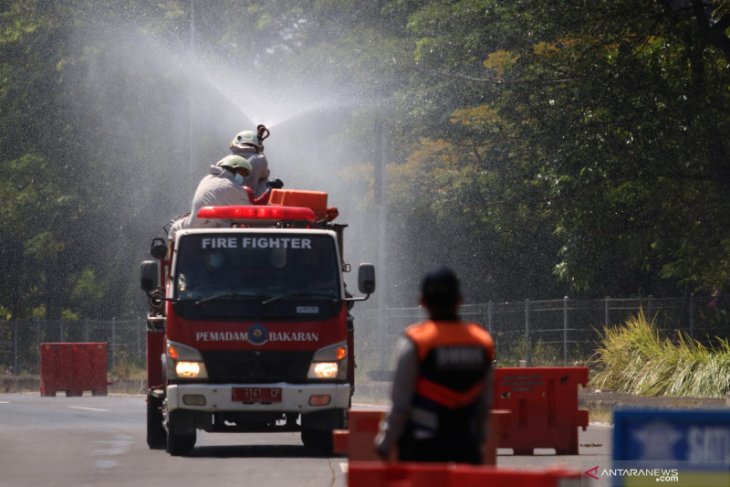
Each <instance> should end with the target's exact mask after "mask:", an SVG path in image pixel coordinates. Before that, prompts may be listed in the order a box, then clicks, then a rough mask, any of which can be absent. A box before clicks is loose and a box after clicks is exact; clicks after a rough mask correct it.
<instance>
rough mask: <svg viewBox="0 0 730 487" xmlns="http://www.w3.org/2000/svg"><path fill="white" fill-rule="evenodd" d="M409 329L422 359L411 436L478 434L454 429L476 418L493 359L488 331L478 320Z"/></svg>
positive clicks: (470, 423) (409, 434)
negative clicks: (475, 321) (477, 322)
mask: <svg viewBox="0 0 730 487" xmlns="http://www.w3.org/2000/svg"><path fill="white" fill-rule="evenodd" d="M405 335H406V337H408V338H409V339H410V340H411V341H412V342H413V344H414V345H415V348H416V353H417V355H418V362H419V369H418V378H417V382H416V391H415V394H414V397H413V399H412V417H411V419H410V421H409V425H408V426H407V428H406V434H407V436H411V437H412V438H414V439H415V438H418V437H419V436H420V437H430V438H442V439H447V438H450V437H452V436H454V435H457V436H459V437H460V438H462V439H463V438H464V436H472V437H474V439H475V440H478V439H479V438H480V437H481V433H482V432H480V431H461V432H459V431H453V429H454V428H456V429H462V428H464V429H468V428H469V425H472V424H474V421H473V416H474V415H475V414H477V405H478V403H479V400H480V398H481V396H482V394H484V388H485V387H486V384H485V382H484V378H485V375H486V373H487V371H488V370H489V367H491V363H492V360H493V359H494V341H493V340H492V337H491V335H490V334H489V332H487V331H486V330H484V329H483V328H482V327H481V326H479V325H477V324H475V323H463V322H441V321H440V322H435V321H426V322H423V323H418V324H415V325H411V326H409V327H408V328H407V329H406V331H405ZM403 439H404V440H406V441H408V440H407V439H406V438H403Z"/></svg>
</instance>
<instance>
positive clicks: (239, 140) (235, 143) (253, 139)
mask: <svg viewBox="0 0 730 487" xmlns="http://www.w3.org/2000/svg"><path fill="white" fill-rule="evenodd" d="M246 147H253V148H255V149H256V150H258V149H259V138H258V136H257V135H256V132H254V131H253V130H244V131H243V132H239V133H238V134H236V136H235V137H234V138H233V140H232V141H231V145H230V148H231V150H234V149H244V148H246Z"/></svg>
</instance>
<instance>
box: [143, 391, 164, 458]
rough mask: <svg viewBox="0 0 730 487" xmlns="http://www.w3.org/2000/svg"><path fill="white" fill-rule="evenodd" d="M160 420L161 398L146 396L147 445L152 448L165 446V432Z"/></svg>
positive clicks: (160, 448) (161, 417) (159, 448)
mask: <svg viewBox="0 0 730 487" xmlns="http://www.w3.org/2000/svg"><path fill="white" fill-rule="evenodd" d="M162 421H163V416H162V399H160V398H158V397H154V396H147V446H149V447H150V449H152V450H162V449H163V448H165V447H166V446H167V433H166V432H165V425H164V424H163V423H162Z"/></svg>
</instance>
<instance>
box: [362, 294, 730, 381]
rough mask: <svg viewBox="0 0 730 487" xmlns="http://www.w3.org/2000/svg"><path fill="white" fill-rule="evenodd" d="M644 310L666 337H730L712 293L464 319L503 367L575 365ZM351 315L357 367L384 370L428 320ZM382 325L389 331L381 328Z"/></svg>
mask: <svg viewBox="0 0 730 487" xmlns="http://www.w3.org/2000/svg"><path fill="white" fill-rule="evenodd" d="M642 310H643V312H644V314H645V316H646V317H647V319H649V320H653V321H654V323H655V325H656V327H657V329H658V330H659V332H660V334H661V336H663V337H668V338H676V336H677V331H680V330H681V331H682V332H684V333H686V334H687V335H689V336H692V337H694V338H696V339H698V340H699V341H701V342H703V343H710V342H712V341H713V340H714V338H715V337H721V338H729V337H730V319H729V316H730V313H729V310H728V306H727V304H726V303H724V302H721V301H719V300H718V299H717V298H716V297H711V296H686V297H681V298H651V297H649V298H642V299H617V298H603V299H593V300H580V299H569V298H564V299H555V300H529V299H526V300H524V301H518V302H508V303H493V302H488V303H479V304H466V305H464V306H462V308H461V316H462V318H463V319H465V320H469V321H474V322H477V323H480V324H481V325H482V326H484V327H485V328H486V329H488V330H489V331H490V332H491V334H492V336H493V338H494V340H495V343H496V347H497V357H498V362H499V363H500V364H501V365H504V366H517V365H520V364H522V363H524V364H525V365H531V366H539V365H573V364H583V363H585V362H587V361H589V360H590V359H591V357H593V356H594V354H595V351H596V349H597V348H598V347H599V346H600V342H601V337H602V332H603V329H604V327H606V326H610V327H613V326H620V325H621V324H623V323H625V322H626V320H627V319H629V318H630V317H631V316H635V315H637V314H638V313H639V312H640V311H642ZM354 314H355V318H356V321H355V329H356V342H358V340H359V341H360V342H359V345H360V347H361V348H360V349H358V353H359V357H360V359H359V360H358V363H359V364H360V366H361V367H365V368H367V369H381V370H390V369H392V368H393V367H394V363H393V362H392V359H393V357H394V355H395V342H396V340H397V338H398V337H399V336H400V335H401V334H402V332H403V330H404V329H405V328H406V327H407V326H408V325H409V324H411V323H414V322H417V321H420V320H423V319H425V318H426V314H425V312H424V310H423V309H421V308H386V309H385V310H377V309H368V310H362V311H356V312H355V313H354ZM380 320H382V321H384V322H385V326H384V327H378V326H377V324H378V321H380Z"/></svg>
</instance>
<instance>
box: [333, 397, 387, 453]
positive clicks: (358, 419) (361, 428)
mask: <svg viewBox="0 0 730 487" xmlns="http://www.w3.org/2000/svg"><path fill="white" fill-rule="evenodd" d="M386 411H387V409H385V408H378V409H360V408H350V411H349V415H348V420H347V422H348V430H347V431H343V430H336V431H335V432H333V435H334V436H333V443H334V450H335V452H336V453H347V458H348V459H349V460H351V461H352V460H361V461H378V460H379V458H378V456H377V455H376V454H375V446H374V445H375V436H376V435H377V434H378V428H379V426H380V421H381V420H382V419H383V415H384V414H385V413H386Z"/></svg>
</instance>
